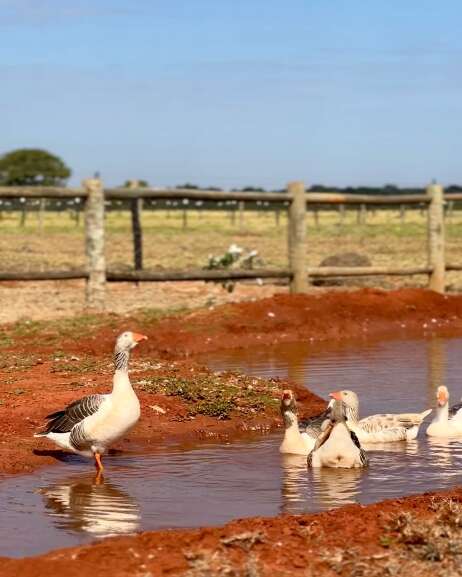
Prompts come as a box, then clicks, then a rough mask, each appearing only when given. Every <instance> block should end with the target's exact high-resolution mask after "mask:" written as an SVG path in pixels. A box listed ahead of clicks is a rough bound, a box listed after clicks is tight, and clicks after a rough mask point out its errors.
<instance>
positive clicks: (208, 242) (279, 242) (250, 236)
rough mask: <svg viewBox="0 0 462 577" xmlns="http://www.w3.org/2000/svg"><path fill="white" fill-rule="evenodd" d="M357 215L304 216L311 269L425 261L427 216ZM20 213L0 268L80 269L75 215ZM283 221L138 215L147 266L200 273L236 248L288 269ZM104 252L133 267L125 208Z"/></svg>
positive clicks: (402, 282) (117, 265)
mask: <svg viewBox="0 0 462 577" xmlns="http://www.w3.org/2000/svg"><path fill="white" fill-rule="evenodd" d="M357 220H358V214H357V211H356V210H347V211H346V212H345V215H344V217H343V219H342V218H341V215H340V213H339V212H338V211H336V210H335V211H334V210H319V212H318V217H317V219H316V218H315V214H314V212H313V209H312V208H310V210H309V211H308V217H307V230H308V242H307V255H306V262H307V265H308V266H318V265H319V263H320V262H321V260H322V259H324V258H325V257H328V256H331V255H333V254H336V253H338V252H347V251H353V252H357V253H359V254H361V255H365V256H367V257H368V258H369V259H370V261H371V264H372V265H376V266H390V265H394V266H397V265H400V266H416V265H425V264H426V258H427V256H426V243H427V240H426V223H427V216H426V213H425V212H421V211H420V210H419V209H413V210H410V209H409V210H407V211H406V215H405V218H404V220H402V219H401V218H400V212H399V210H398V207H397V209H396V210H383V209H378V210H375V211H374V210H372V209H370V210H368V212H367V219H366V222H365V223H358V222H357ZM20 222H21V218H20V213H14V212H11V213H3V220H2V221H0V227H1V231H2V235H0V269H1V270H4V271H15V270H16V271H17V270H46V269H53V268H54V269H61V270H62V269H67V270H68V269H73V268H79V267H82V266H84V264H85V256H84V246H83V218H80V223H79V224H76V221H75V218H74V213H72V212H63V213H52V212H49V213H46V214H45V217H44V222H43V226H42V229H41V230H40V229H39V224H38V215H37V213H32V212H31V213H29V214H28V216H27V219H26V223H25V225H24V226H20ZM286 224H287V217H286V214H285V212H284V211H281V212H280V215H279V218H278V219H277V218H276V213H275V211H268V212H263V211H261V212H256V211H250V210H249V211H245V213H244V221H243V224H242V226H240V224H239V216H238V214H237V213H236V214H235V215H234V217H233V215H232V214H231V213H230V212H224V211H222V212H218V211H213V212H212V211H198V210H188V216H187V227H186V228H184V226H183V214H182V211H181V210H175V211H174V210H172V211H164V210H162V211H161V210H159V211H148V210H145V211H143V213H142V226H143V233H144V245H143V248H144V267H145V268H146V269H156V270H168V269H177V270H178V269H188V268H201V267H203V266H205V265H206V264H207V262H208V256H209V255H210V254H214V255H217V254H222V253H223V252H225V250H226V249H227V247H228V246H229V245H230V244H232V243H236V244H238V245H239V246H242V247H244V248H246V249H249V250H251V249H255V250H257V251H258V252H259V255H260V257H261V259H262V260H263V261H264V265H265V267H266V268H279V267H284V266H287V226H286ZM106 232H107V236H106V239H107V243H106V255H107V264H108V268H110V269H112V270H116V271H123V270H130V269H131V268H132V266H133V264H132V263H133V256H132V252H133V248H132V238H131V221H130V213H129V212H128V211H111V212H108V214H107V227H106ZM446 237H447V238H446V254H447V262H450V263H457V262H458V259H459V260H460V250H459V247H460V242H461V240H462V212H459V211H454V212H453V214H452V215H451V216H450V217H448V218H447V219H446ZM355 284H363V285H364V284H369V285H378V286H382V287H384V288H394V287H400V286H425V285H426V277H425V276H423V277H401V278H400V277H394V278H391V277H375V278H372V279H369V280H368V281H365V280H362V281H360V280H356V281H355ZM448 284H449V288H450V289H452V290H458V289H460V288H462V275H461V274H460V273H450V274H449V275H448Z"/></svg>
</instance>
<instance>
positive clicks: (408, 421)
mask: <svg viewBox="0 0 462 577" xmlns="http://www.w3.org/2000/svg"><path fill="white" fill-rule="evenodd" d="M330 396H331V397H332V398H333V399H336V400H338V401H342V402H343V404H344V405H345V409H346V413H345V414H346V416H347V423H348V427H349V428H350V429H351V430H352V431H354V432H355V433H356V435H357V437H358V439H359V440H360V441H361V442H362V443H391V442H394V441H412V440H414V439H415V438H416V437H417V434H418V432H419V426H420V424H421V423H422V421H423V420H424V419H425V417H426V416H427V415H429V414H430V413H431V412H432V409H428V410H426V411H423V412H422V413H397V414H390V413H388V414H383V415H371V416H370V417H365V418H364V419H359V399H358V395H357V394H356V393H354V392H353V391H336V392H334V393H330Z"/></svg>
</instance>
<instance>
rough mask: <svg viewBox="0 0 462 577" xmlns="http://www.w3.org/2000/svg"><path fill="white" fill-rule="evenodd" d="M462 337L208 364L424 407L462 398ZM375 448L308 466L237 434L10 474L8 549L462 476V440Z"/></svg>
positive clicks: (312, 505)
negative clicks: (99, 477) (103, 468)
mask: <svg viewBox="0 0 462 577" xmlns="http://www.w3.org/2000/svg"><path fill="white" fill-rule="evenodd" d="M461 353H462V338H450V339H430V340H426V339H422V340H407V341H406V340H404V341H386V342H377V343H370V342H369V343H368V344H364V343H351V344H349V345H346V346H342V347H341V348H338V347H337V348H333V347H329V346H327V345H324V346H321V347H320V346H316V347H315V346H311V345H306V344H303V345H302V344H297V345H284V346H278V347H277V348H274V349H271V348H268V347H266V348H265V349H258V348H256V349H247V350H244V351H232V352H225V353H220V354H219V355H215V356H214V357H211V356H210V355H208V357H207V362H208V364H209V365H210V366H211V367H212V368H214V369H216V370H228V369H233V370H240V371H243V372H247V373H249V374H254V375H259V376H272V377H275V376H279V377H284V378H286V377H289V378H290V379H293V380H295V381H297V382H299V383H302V384H305V385H306V386H308V387H309V388H310V389H311V390H313V391H315V392H316V393H318V394H320V395H322V396H326V395H327V393H328V392H330V391H331V390H335V389H338V388H351V389H353V390H355V391H356V392H357V393H358V394H359V396H360V399H361V403H362V404H361V409H362V413H363V414H364V415H367V414H371V413H376V412H382V411H384V410H387V411H414V410H423V409H424V408H426V407H429V406H433V404H434V394H435V393H434V391H435V388H436V387H437V386H438V385H439V384H442V383H444V384H446V385H447V386H448V387H449V390H450V392H451V394H452V401H453V402H456V401H458V400H459V398H460V396H461V394H462V382H461V379H460V376H459V370H458V369H459V364H460V358H461ZM424 428H425V427H423V430H422V431H421V433H420V435H419V438H418V439H417V440H416V441H415V442H412V443H394V444H388V445H382V446H376V445H375V446H372V445H371V446H370V447H369V448H368V449H369V451H368V452H369V456H370V461H371V464H370V467H369V468H368V469H366V470H362V471H358V470H347V471H336V470H327V469H323V470H320V471H311V470H307V468H306V459H305V458H303V457H293V456H292V457H291V456H281V455H280V454H279V453H278V446H279V443H280V441H281V434H280V433H279V434H273V435H268V436H264V437H253V438H249V439H246V440H242V439H241V440H238V441H236V442H232V443H210V442H208V443H197V444H194V445H191V444H190V445H188V446H186V445H182V446H181V445H179V446H175V447H170V448H166V447H164V448H162V447H159V449H158V451H157V452H156V453H151V454H148V455H138V454H126V453H125V454H119V455H114V456H109V457H107V458H106V465H107V474H106V479H105V483H104V484H101V485H96V484H95V482H94V478H93V469H92V466H91V465H90V463H89V462H88V461H84V460H83V459H80V458H79V457H77V456H73V455H69V456H67V457H66V458H65V460H64V461H63V462H60V463H59V464H57V465H56V466H53V467H49V468H47V469H43V470H39V471H37V472H36V473H34V474H31V475H27V476H16V477H9V478H5V479H4V480H2V481H1V482H0V520H1V523H0V556H1V555H4V556H15V557H19V556H24V555H33V554H37V553H40V552H44V551H47V550H50V549H54V548H58V547H64V546H71V545H77V544H81V543H85V542H88V541H91V540H94V539H95V538H101V537H105V536H109V535H117V534H126V533H133V532H135V531H139V530H149V529H158V528H170V527H197V526H204V525H218V524H222V523H225V522H226V521H229V520H230V519H234V518H239V517H248V516H257V515H262V516H270V515H276V514H279V513H281V512H285V513H302V512H316V511H322V510H326V509H330V508H332V507H338V506H340V505H343V504H347V503H353V502H361V503H370V502H374V501H379V500H382V499H385V498H389V497H396V496H401V495H407V494H411V493H416V492H423V491H425V490H433V489H442V488H446V487H451V486H454V485H455V484H458V483H460V482H461V479H462V475H461V473H460V466H461V463H462V439H461V440H460V441H459V440H452V441H447V440H438V441H434V440H430V439H427V438H426V436H425V434H424Z"/></svg>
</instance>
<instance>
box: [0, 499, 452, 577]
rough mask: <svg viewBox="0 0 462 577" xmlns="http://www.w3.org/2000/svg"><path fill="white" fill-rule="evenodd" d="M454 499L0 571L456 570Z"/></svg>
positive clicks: (32, 574) (134, 545) (70, 553)
mask: <svg viewBox="0 0 462 577" xmlns="http://www.w3.org/2000/svg"><path fill="white" fill-rule="evenodd" d="M461 500H462V491H461V490H460V489H455V490H453V491H450V492H446V493H442V494H438V495H436V494H435V495H432V494H426V495H421V496H416V497H407V498H403V499H396V500H393V501H384V502H382V503H378V504H374V505H369V506H360V505H350V506H347V507H343V508H341V509H337V510H335V511H331V512H326V513H319V514H316V515H301V516H280V517H276V518H272V519H265V518H252V519H243V520H238V521H234V522H232V523H229V524H227V525H225V526H224V527H219V528H205V529H195V530H187V531H155V532H147V533H141V534H139V535H135V536H129V537H122V538H114V539H106V540H104V541H102V542H99V543H96V544H94V545H88V546H84V547H75V548H72V549H63V550H60V551H53V552H51V553H49V554H47V555H43V556H40V557H34V558H28V559H21V560H13V559H5V558H4V559H0V575H1V576H2V577H13V576H14V577H16V576H17V575H21V576H22V577H42V576H43V577H45V576H48V575H60V574H62V575H67V576H68V577H73V576H76V577H77V576H79V577H84V576H89V575H91V576H92V577H97V576H98V575H104V576H106V575H112V576H113V577H125V576H127V577H128V576H133V575H137V576H144V577H148V576H150V577H161V576H162V577H165V576H167V575H188V576H189V577H205V576H208V577H213V576H217V577H218V576H220V577H221V576H225V575H230V576H231V575H232V576H235V577H241V576H242V577H244V576H245V577H248V576H259V577H288V576H304V577H306V576H314V575H317V576H334V575H344V576H347V575H348V576H350V575H351V576H353V575H354V576H368V577H374V576H383V575H399V576H408V575H415V576H420V575H422V576H423V575H425V576H430V575H431V576H440V575H441V576H443V575H444V576H449V575H460V572H461V570H462V557H461V555H460V551H461V550H462V549H461V547H462V506H461V504H460V503H461Z"/></svg>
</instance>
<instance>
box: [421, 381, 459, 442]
mask: <svg viewBox="0 0 462 577" xmlns="http://www.w3.org/2000/svg"><path fill="white" fill-rule="evenodd" d="M427 435H428V436H430V437H458V436H462V403H458V404H457V405H453V406H452V407H451V408H449V391H448V389H447V388H446V387H444V386H441V387H438V389H437V391H436V414H435V418H434V419H433V421H432V422H431V423H430V424H429V425H428V428H427Z"/></svg>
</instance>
